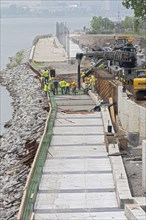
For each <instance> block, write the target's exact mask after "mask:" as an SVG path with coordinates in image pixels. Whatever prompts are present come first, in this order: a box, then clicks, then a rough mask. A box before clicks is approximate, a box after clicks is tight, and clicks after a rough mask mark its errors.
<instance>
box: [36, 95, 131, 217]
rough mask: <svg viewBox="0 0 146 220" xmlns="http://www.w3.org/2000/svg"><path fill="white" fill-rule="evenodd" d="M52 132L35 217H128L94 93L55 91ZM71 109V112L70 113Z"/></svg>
mask: <svg viewBox="0 0 146 220" xmlns="http://www.w3.org/2000/svg"><path fill="white" fill-rule="evenodd" d="M55 99H56V102H57V116H56V119H55V124H54V129H53V137H52V141H51V145H50V147H49V152H48V156H47V160H46V162H45V166H44V169H43V175H42V179H41V182H40V186H39V191H38V194H37V198H36V203H35V207H34V212H35V220H93V219H94V220H101V219H102V220H111V219H115V220H125V219H127V218H126V217H125V215H124V210H121V209H120V208H119V207H118V203H117V200H116V193H115V186H114V182H113V176H112V170H111V165H110V161H109V158H108V156H107V152H106V147H105V144H104V130H103V122H102V118H101V113H100V112H92V113H91V112H89V110H91V109H92V108H93V107H94V106H95V105H94V103H93V101H92V100H91V99H90V97H89V96H86V95H76V96H71V95H70V96H56V97H55ZM68 110H70V111H71V112H70V114H69V112H68Z"/></svg>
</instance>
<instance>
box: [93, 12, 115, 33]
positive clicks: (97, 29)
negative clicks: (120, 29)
mask: <svg viewBox="0 0 146 220" xmlns="http://www.w3.org/2000/svg"><path fill="white" fill-rule="evenodd" d="M91 28H92V32H93V33H97V34H100V33H102V32H105V31H111V30H113V29H114V22H113V21H111V20H109V19H108V18H103V17H101V16H99V17H96V16H94V17H93V18H92V20H91Z"/></svg>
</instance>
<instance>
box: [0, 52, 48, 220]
mask: <svg viewBox="0 0 146 220" xmlns="http://www.w3.org/2000/svg"><path fill="white" fill-rule="evenodd" d="M29 53H30V51H29V50H26V51H24V58H23V61H22V62H21V64H20V65H18V64H17V63H16V62H15V58H13V60H12V61H11V63H10V64H9V65H8V66H9V68H6V69H4V70H3V71H1V78H0V80H1V84H2V85H3V86H5V87H6V88H7V89H8V91H9V92H10V95H11V97H12V99H13V102H12V106H13V115H12V119H11V120H10V121H8V122H7V123H6V124H5V127H6V131H5V133H3V135H2V137H1V139H0V141H1V144H0V167H1V168H0V219H1V220H8V219H10V220H14V219H16V213H17V212H18V209H19V206H20V201H21V198H22V194H23V188H24V185H25V182H26V177H27V175H28V173H29V170H30V164H31V162H32V160H33V157H34V154H35V152H36V149H37V147H38V145H39V142H40V139H41V137H42V134H43V131H44V126H45V121H46V118H47V114H48V112H47V111H46V110H45V109H44V107H45V106H46V100H45V98H44V96H43V94H42V91H41V89H40V85H39V84H38V79H37V78H36V74H34V73H33V72H32V70H30V68H29V66H28V65H27V60H28V56H29ZM29 148H31V152H33V153H32V154H31V157H32V158H31V159H30V162H29V160H28V161H27V160H26V158H27V156H28V155H29V154H30V153H29ZM22 160H25V163H24V162H22Z"/></svg>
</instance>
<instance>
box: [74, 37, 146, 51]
mask: <svg viewBox="0 0 146 220" xmlns="http://www.w3.org/2000/svg"><path fill="white" fill-rule="evenodd" d="M132 38H133V45H138V46H140V48H143V49H145V50H146V38H143V37H132ZM71 39H73V41H75V42H78V43H79V44H80V45H81V46H85V47H89V48H92V49H94V50H96V49H98V48H99V47H106V46H110V47H113V45H114V36H96V35H80V36H72V37H71Z"/></svg>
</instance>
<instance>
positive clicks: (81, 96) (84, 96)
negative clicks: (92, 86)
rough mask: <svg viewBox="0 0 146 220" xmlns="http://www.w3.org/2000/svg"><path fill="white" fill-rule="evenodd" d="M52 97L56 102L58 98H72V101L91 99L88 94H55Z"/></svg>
mask: <svg viewBox="0 0 146 220" xmlns="http://www.w3.org/2000/svg"><path fill="white" fill-rule="evenodd" d="M54 99H55V101H56V102H58V101H60V100H65V101H66V100H72V102H75V101H76V100H89V101H91V97H90V96H89V95H61V96H55V97H54ZM92 102H93V101H92Z"/></svg>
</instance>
